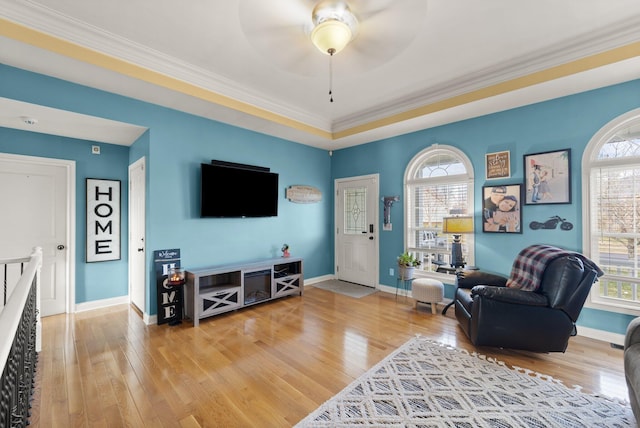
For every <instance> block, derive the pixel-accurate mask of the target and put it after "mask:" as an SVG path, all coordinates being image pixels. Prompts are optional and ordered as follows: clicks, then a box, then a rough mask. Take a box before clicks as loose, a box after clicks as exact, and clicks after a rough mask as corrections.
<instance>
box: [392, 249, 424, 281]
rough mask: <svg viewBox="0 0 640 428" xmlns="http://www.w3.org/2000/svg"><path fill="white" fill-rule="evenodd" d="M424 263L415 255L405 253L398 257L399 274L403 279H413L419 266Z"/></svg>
mask: <svg viewBox="0 0 640 428" xmlns="http://www.w3.org/2000/svg"><path fill="white" fill-rule="evenodd" d="M421 264H422V262H421V261H420V260H418V259H417V258H416V257H415V256H414V255H413V254H410V253H409V252H406V251H405V252H404V253H402V254H400V255H399V256H398V274H399V275H400V278H401V279H412V278H413V272H414V270H415V268H416V267H417V266H420V265H421Z"/></svg>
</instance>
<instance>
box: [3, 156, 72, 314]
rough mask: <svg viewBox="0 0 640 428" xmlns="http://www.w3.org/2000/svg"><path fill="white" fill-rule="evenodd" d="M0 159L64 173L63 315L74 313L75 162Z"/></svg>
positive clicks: (4, 157) (24, 158)
mask: <svg viewBox="0 0 640 428" xmlns="http://www.w3.org/2000/svg"><path fill="white" fill-rule="evenodd" d="M0 159H2V160H7V161H12V162H21V163H26V164H32V165H42V166H54V167H63V168H64V169H65V172H66V177H65V179H66V191H67V206H66V207H65V208H66V211H67V215H66V227H67V234H66V235H67V236H66V241H67V263H66V266H65V273H64V276H65V283H66V286H65V296H66V298H65V305H64V306H65V313H67V314H68V313H72V312H75V301H76V286H75V285H76V161H74V160H64V159H54V158H44V157H39V156H27V155H16V154H9V153H0Z"/></svg>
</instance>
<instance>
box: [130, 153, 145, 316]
mask: <svg viewBox="0 0 640 428" xmlns="http://www.w3.org/2000/svg"><path fill="white" fill-rule="evenodd" d="M140 166H142V171H143V175H144V189H143V195H142V196H143V198H142V203H143V205H144V208H145V215H144V216H143V218H142V223H143V226H142V228H143V230H144V262H143V263H142V266H140V269H141V270H142V272H143V274H144V281H143V282H142V288H143V291H144V299H143V300H144V307H142V308H138V309H140V310H141V311H142V318H143V320H144V322H145V324H150V321H149V320H150V317H149V312H148V310H147V302H149V293H150V291H149V289H148V288H147V269H146V264H147V263H146V260H147V247H146V245H147V234H146V229H147V228H146V208H147V206H146V205H147V204H146V199H147V196H146V195H147V175H146V174H147V162H146V157H145V156H142V157H141V158H140V159H138V160H136V161H135V162H133V163H132V164H130V165H129V169H128V171H129V173H128V174H129V175H128V179H129V189H128V192H129V196H128V198H129V206H128V210H129V212H128V219H129V220H128V225H129V237H128V251H129V259H128V264H129V267H128V280H129V304H132V303H133V302H132V298H131V296H132V292H131V288H132V285H133V274H132V273H133V264H134V262H135V260H134V259H135V252H137V249H136V247H137V246H138V245H137V244H134V242H133V236H132V234H133V227H131V224H132V221H133V217H132V212H131V207H132V203H131V200H132V198H133V197H134V196H139V195H133V192H132V191H131V171H132V170H134V169H136V168H138V167H140ZM136 307H137V306H136Z"/></svg>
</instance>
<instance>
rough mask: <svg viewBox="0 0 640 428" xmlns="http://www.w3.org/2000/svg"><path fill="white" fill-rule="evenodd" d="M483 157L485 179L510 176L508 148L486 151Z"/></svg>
mask: <svg viewBox="0 0 640 428" xmlns="http://www.w3.org/2000/svg"><path fill="white" fill-rule="evenodd" d="M484 158H485V163H486V166H485V170H486V171H487V180H491V179H495V178H509V177H511V157H510V155H509V151H508V150H506V151H504V152H495V153H487V154H486V155H484Z"/></svg>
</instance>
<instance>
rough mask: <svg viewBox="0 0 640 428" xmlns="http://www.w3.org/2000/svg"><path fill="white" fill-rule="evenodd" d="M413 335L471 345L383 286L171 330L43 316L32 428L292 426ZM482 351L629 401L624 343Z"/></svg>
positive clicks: (123, 317) (443, 319)
mask: <svg viewBox="0 0 640 428" xmlns="http://www.w3.org/2000/svg"><path fill="white" fill-rule="evenodd" d="M416 334H420V335H423V336H427V337H429V338H432V339H434V340H437V341H440V342H443V343H447V344H449V345H452V346H456V347H459V348H464V349H467V350H470V351H474V350H476V349H475V348H474V347H473V346H472V345H471V344H470V343H469V341H468V339H467V338H466V336H465V335H464V333H463V332H462V330H461V329H460V328H459V327H458V325H457V321H456V320H455V319H454V317H453V310H451V311H449V313H448V314H447V316H442V315H432V314H431V311H430V308H429V307H428V306H422V305H421V306H420V307H419V308H418V309H417V310H416V309H415V307H414V304H413V301H412V300H411V299H407V298H404V297H398V299H397V301H396V297H395V296H394V295H391V294H387V293H383V292H377V293H375V294H373V295H370V296H367V297H364V298H361V299H354V298H350V297H346V296H343V295H340V294H335V293H332V292H329V291H325V290H322V289H319V288H315V287H313V286H307V287H306V288H305V292H304V296H303V297H298V296H295V297H287V298H283V299H279V300H275V301H273V302H269V303H264V304H260V305H256V306H253V307H250V308H245V309H242V310H239V311H236V312H232V313H228V314H225V315H220V316H217V317H213V318H209V319H206V320H203V321H202V322H201V323H200V327H198V328H194V327H193V326H192V325H191V323H189V322H188V321H186V322H183V323H182V324H181V325H179V326H176V327H170V326H168V325H166V324H165V325H161V326H158V325H149V326H147V325H145V324H144V323H143V322H142V320H141V318H140V316H139V315H138V314H137V313H136V312H135V311H134V310H133V309H132V308H131V307H129V306H128V305H120V306H115V307H111V308H107V309H100V310H95V311H90V312H83V313H78V314H73V315H66V316H65V315H58V316H52V317H47V318H44V319H43V341H42V352H41V353H40V356H39V362H38V372H37V375H36V390H35V393H34V401H33V409H32V410H33V411H32V417H31V425H32V426H34V427H111V428H113V427H122V426H130V427H289V426H292V425H295V424H296V423H297V422H298V421H299V420H301V419H302V418H303V417H305V416H306V415H307V414H308V413H310V412H311V411H313V410H314V409H316V408H317V407H318V406H319V405H320V404H322V403H323V402H324V401H326V400H327V399H329V398H331V397H332V396H333V395H335V394H336V393H338V392H339V391H340V390H342V389H343V388H344V387H345V386H346V385H348V384H349V383H350V382H351V381H353V380H354V379H355V378H357V377H358V376H360V375H362V374H363V373H364V372H365V371H367V369H369V368H370V367H371V366H373V365H374V364H376V363H377V362H378V361H380V360H381V359H383V358H384V357H385V356H387V355H388V354H389V353H391V352H392V351H393V350H394V349H396V348H397V347H399V346H400V345H402V344H403V343H405V342H406V341H407V340H409V339H410V338H411V337H413V336H415V335H416ZM477 351H478V352H479V353H482V354H484V355H487V356H489V357H494V358H497V359H499V360H502V361H504V362H505V363H507V364H508V365H510V366H519V367H525V368H528V369H531V370H533V371H537V372H540V373H544V374H547V375H551V376H553V377H554V378H556V379H559V380H561V381H562V382H563V383H564V384H565V385H567V386H569V387H571V386H574V385H580V386H582V387H583V391H584V392H588V393H600V394H604V395H607V396H610V397H616V398H621V399H623V400H626V399H627V390H626V385H625V381H624V373H623V360H622V351H621V350H619V349H614V348H612V347H611V346H610V345H609V343H604V342H599V341H596V340H592V339H587V338H584V337H574V338H572V339H571V340H570V344H569V348H568V350H567V352H566V353H564V354H562V353H557V354H535V353H529V352H516V351H508V350H500V349H494V348H479V349H477Z"/></svg>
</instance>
